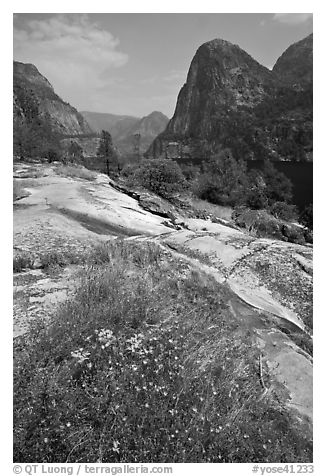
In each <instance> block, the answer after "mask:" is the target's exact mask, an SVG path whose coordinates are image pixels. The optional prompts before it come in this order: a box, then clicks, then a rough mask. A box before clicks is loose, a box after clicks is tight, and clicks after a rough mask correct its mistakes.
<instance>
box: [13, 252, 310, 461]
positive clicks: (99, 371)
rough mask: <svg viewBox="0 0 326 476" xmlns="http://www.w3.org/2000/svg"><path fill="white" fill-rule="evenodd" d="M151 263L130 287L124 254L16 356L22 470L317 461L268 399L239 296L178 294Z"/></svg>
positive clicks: (188, 288) (92, 277) (193, 290)
mask: <svg viewBox="0 0 326 476" xmlns="http://www.w3.org/2000/svg"><path fill="white" fill-rule="evenodd" d="M125 250H126V245H124V248H122V251H123V253H124V252H125ZM118 251H119V250H118ZM122 251H121V254H123V253H122ZM154 251H155V250H154ZM142 252H143V251H142V250H140V251H139V256H142ZM148 256H149V255H148ZM153 256H154V257H152V258H151V260H150V261H148V260H147V261H146V270H145V271H144V273H143V274H141V269H142V268H139V269H138V268H137V273H134V274H133V275H132V279H130V278H129V277H127V276H128V275H127V273H126V272H125V269H126V267H127V265H126V262H127V263H128V266H129V257H128V255H127V257H126V261H123V267H122V265H121V263H120V268H119V267H118V265H119V260H121V259H122V258H119V253H118V252H117V253H116V255H115V265H114V267H112V268H110V267H109V266H104V267H103V268H100V270H98V269H96V270H95V271H93V270H92V271H91V272H90V274H89V275H86V278H85V281H84V282H83V283H84V284H83V286H81V288H80V292H79V294H77V295H76V298H75V300H71V301H68V302H67V303H66V304H65V306H63V307H62V308H61V309H60V312H58V315H57V316H56V317H55V319H54V320H53V323H52V327H50V328H49V327H47V326H49V324H44V327H42V326H41V328H40V329H37V331H35V332H34V333H31V338H30V341H25V342H24V346H21V347H20V348H19V349H18V350H17V352H16V363H15V412H14V418H15V447H14V454H15V456H14V459H15V461H18V462H20V461H25V462H33V461H42V462H47V463H51V462H59V461H66V462H77V461H79V462H82V461H84V462H86V461H87V462H101V463H106V462H135V463H137V462H170V463H171V462H177V463H181V462H188V463H189V462H245V461H246V462H253V461H266V462H273V461H275V460H280V461H285V456H284V451H286V458H288V460H289V461H300V462H301V461H308V460H309V456H307V455H308V454H309V451H310V449H309V448H310V446H309V444H310V443H309V441H307V439H306V438H305V437H304V433H303V432H302V431H300V429H299V430H298V431H297V430H296V428H295V427H294V426H293V423H292V421H291V420H290V417H289V416H288V414H287V413H286V411H285V410H284V409H283V408H282V409H279V407H275V406H273V405H272V403H271V402H270V401H269V400H268V399H269V398H271V396H268V397H266V398H262V397H261V396H262V388H261V384H260V381H259V377H257V368H256V360H255V355H254V352H255V349H254V348H253V346H252V341H251V340H250V336H249V337H247V336H246V335H245V333H243V334H240V333H239V327H238V326H239V323H238V321H236V322H235V321H234V318H233V314H231V312H229V307H228V306H227V305H225V302H223V300H222V298H223V299H224V297H225V295H226V294H227V293H229V291H228V290H225V288H223V287H222V286H220V285H217V284H214V287H212V288H210V285H209V284H207V282H206V284H205V285H202V284H201V281H200V280H199V279H198V280H197V281H196V280H195V278H194V277H193V276H191V279H188V280H187V279H185V280H184V281H183V284H182V286H181V285H180V286H179V287H178V292H175V289H176V287H175V281H173V279H174V278H171V275H169V276H168V277H167V276H166V275H164V274H163V273H162V272H161V270H159V271H160V272H158V271H157V262H158V261H159V260H157V259H156V258H157V256H158V254H157V253H156V254H155V253H153ZM123 259H124V258H123ZM154 259H155V267H154V268H153V270H151V268H150V267H149V264H150V263H151V262H152V261H153V260H154ZM139 262H140V261H139ZM137 266H140V265H139V263H138V261H137ZM117 267H118V269H117ZM168 271H169V270H168ZM135 274H137V278H135ZM148 275H150V277H151V281H150V282H151V283H152V282H154V284H155V286H157V287H155V292H154V291H153V290H151V291H150V287H149V286H148V287H146V286H143V287H139V283H141V282H142V281H144V280H146V279H148ZM137 279H138V281H137V282H136V283H135V280H137ZM155 279H156V280H157V281H156V282H155ZM157 283H158V284H157ZM141 293H143V294H141ZM224 293H225V294H224ZM227 295H228V296H229V294H227ZM194 297H195V298H194ZM140 302H142V303H143V307H142V308H141V313H138V314H137V312H138V309H139V303H140ZM221 302H222V304H221ZM131 317H132V318H131ZM235 330H236V332H235ZM239 336H241V338H239ZM271 434H273V440H272V442H271V440H270V435H271Z"/></svg>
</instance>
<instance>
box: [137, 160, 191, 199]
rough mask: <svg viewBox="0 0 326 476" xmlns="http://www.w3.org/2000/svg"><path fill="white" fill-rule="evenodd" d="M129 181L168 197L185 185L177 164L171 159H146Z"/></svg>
mask: <svg viewBox="0 0 326 476" xmlns="http://www.w3.org/2000/svg"><path fill="white" fill-rule="evenodd" d="M131 182H132V183H133V184H136V185H140V186H142V187H144V188H147V189H148V190H150V191H152V192H154V193H156V194H157V195H160V196H161V197H164V198H169V197H171V195H173V194H175V193H177V192H180V191H181V190H183V189H184V188H185V187H186V181H185V178H184V176H183V173H182V171H181V169H180V167H179V165H178V164H177V163H176V162H175V161H173V160H171V159H146V160H143V161H142V162H141V163H140V165H139V166H138V167H137V168H136V169H135V171H134V173H133V174H132V176H131Z"/></svg>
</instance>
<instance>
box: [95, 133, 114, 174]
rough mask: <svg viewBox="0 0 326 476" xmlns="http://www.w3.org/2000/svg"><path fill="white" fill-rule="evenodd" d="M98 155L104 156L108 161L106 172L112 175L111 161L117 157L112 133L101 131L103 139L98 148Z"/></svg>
mask: <svg viewBox="0 0 326 476" xmlns="http://www.w3.org/2000/svg"><path fill="white" fill-rule="evenodd" d="M97 156H98V157H103V158H104V159H105V161H106V172H107V174H108V175H110V163H112V161H113V160H114V159H115V150H114V147H113V143H112V137H111V134H110V133H109V132H108V131H102V132H101V140H100V144H99V146H98V149H97Z"/></svg>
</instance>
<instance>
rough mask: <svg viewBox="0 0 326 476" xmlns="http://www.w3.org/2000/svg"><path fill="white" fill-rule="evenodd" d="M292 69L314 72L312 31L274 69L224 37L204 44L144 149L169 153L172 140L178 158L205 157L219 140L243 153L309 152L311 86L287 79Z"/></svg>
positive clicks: (305, 156)
mask: <svg viewBox="0 0 326 476" xmlns="http://www.w3.org/2000/svg"><path fill="white" fill-rule="evenodd" d="M287 66H288V69H287ZM293 75H294V76H297V77H299V78H301V80H303V79H304V80H309V79H311V80H312V35H309V36H308V37H307V38H305V39H303V40H301V41H300V42H298V43H296V44H294V45H292V46H290V47H289V48H288V49H287V50H286V51H285V52H284V53H283V55H282V57H281V58H280V59H279V60H278V62H277V64H276V65H275V67H274V70H273V71H270V70H269V69H267V68H266V67H264V66H262V65H261V64H259V63H258V62H257V61H256V60H255V59H254V58H252V57H251V56H250V55H249V54H248V53H247V52H246V51H244V50H242V49H241V48H240V47H239V46H238V45H234V44H232V43H230V42H229V41H226V40H223V39H219V38H217V39H214V40H211V41H208V42H206V43H204V44H202V45H201V46H200V47H199V48H198V49H197V51H196V53H195V55H194V57H193V59H192V61H191V64H190V68H189V71H188V75H187V82H186V84H184V86H183V87H182V88H181V90H180V92H179V95H178V100H177V105H176V109H175V112H174V115H173V117H172V119H171V120H170V121H169V123H168V125H167V128H166V130H165V131H164V132H163V133H162V134H160V136H159V137H158V138H157V139H156V140H155V141H154V143H153V144H152V146H151V148H150V149H149V151H148V155H149V156H151V155H152V156H155V157H157V156H160V155H165V156H167V155H169V147H170V145H171V144H173V143H174V144H175V143H176V142H177V143H178V144H179V146H178V147H177V148H175V152H173V154H175V153H176V154H177V155H178V154H179V155H178V157H179V158H180V157H182V158H183V159H184V158H189V159H192V158H197V159H198V158H200V157H201V158H205V157H208V156H210V154H212V153H214V152H216V151H218V150H219V149H220V148H221V147H222V148H231V150H232V153H233V154H234V156H235V157H236V158H242V159H244V158H249V159H253V158H256V159H261V158H264V157H266V158H273V159H275V160H309V157H311V150H312V126H311V124H312V118H311V116H312V111H311V92H310V90H309V91H308V90H304V91H303V88H295V87H294V84H292V83H291V81H287V82H286V81H285V77H287V76H288V77H289V79H292V78H293ZM302 78H303V79H302ZM301 91H302V95H301V96H300V94H301ZM298 144H299V145H298ZM171 147H172V145H171ZM171 150H172V148H171ZM199 154H200V155H199ZM174 158H176V157H174Z"/></svg>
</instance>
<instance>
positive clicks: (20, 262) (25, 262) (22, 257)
mask: <svg viewBox="0 0 326 476" xmlns="http://www.w3.org/2000/svg"><path fill="white" fill-rule="evenodd" d="M32 266H33V259H32V257H31V256H30V255H29V254H26V253H21V254H18V255H16V256H14V259H13V272H14V273H20V272H21V271H23V270H24V269H27V268H31V267H32Z"/></svg>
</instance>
